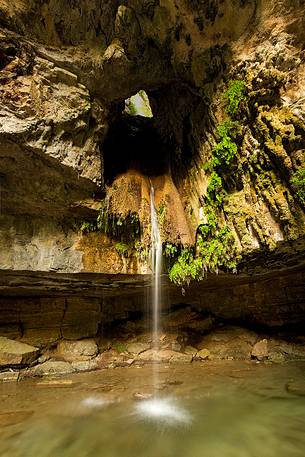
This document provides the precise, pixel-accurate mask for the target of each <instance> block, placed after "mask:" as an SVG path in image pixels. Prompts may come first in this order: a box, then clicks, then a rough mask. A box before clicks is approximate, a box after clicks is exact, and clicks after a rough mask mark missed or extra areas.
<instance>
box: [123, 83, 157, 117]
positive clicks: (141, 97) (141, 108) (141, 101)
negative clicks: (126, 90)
mask: <svg viewBox="0 0 305 457" xmlns="http://www.w3.org/2000/svg"><path fill="white" fill-rule="evenodd" d="M124 113H126V114H128V115H129V116H142V117H147V118H152V117H153V112H152V109H151V106H150V101H149V97H148V95H147V93H146V92H145V90H143V89H141V90H139V92H137V93H136V94H135V95H132V96H131V97H130V98H127V99H126V100H125V109H124Z"/></svg>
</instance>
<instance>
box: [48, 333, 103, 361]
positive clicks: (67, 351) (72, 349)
mask: <svg viewBox="0 0 305 457" xmlns="http://www.w3.org/2000/svg"><path fill="white" fill-rule="evenodd" d="M57 352H58V354H59V355H60V356H62V357H63V358H64V359H65V360H66V361H68V362H74V361H86V360H90V359H92V358H93V357H95V356H96V355H97V353H98V347H97V344H96V342H95V341H94V340H93V339H84V340H79V341H69V340H62V341H60V342H59V343H58V345H57Z"/></svg>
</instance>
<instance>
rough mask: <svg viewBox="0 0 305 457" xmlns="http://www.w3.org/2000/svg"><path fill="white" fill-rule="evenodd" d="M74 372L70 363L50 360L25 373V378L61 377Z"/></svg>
mask: <svg viewBox="0 0 305 457" xmlns="http://www.w3.org/2000/svg"><path fill="white" fill-rule="evenodd" d="M73 372H74V369H73V367H72V365H71V364H70V363H68V362H61V361H56V360H49V361H47V362H44V363H42V364H40V365H37V366H36V367H34V368H30V369H29V370H28V371H27V372H25V373H24V376H25V377H28V376H61V375H65V374H70V373H73Z"/></svg>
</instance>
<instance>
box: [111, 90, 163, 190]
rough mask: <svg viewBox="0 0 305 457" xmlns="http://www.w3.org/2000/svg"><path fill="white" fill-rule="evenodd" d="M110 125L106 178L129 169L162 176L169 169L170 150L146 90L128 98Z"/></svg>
mask: <svg viewBox="0 0 305 457" xmlns="http://www.w3.org/2000/svg"><path fill="white" fill-rule="evenodd" d="M118 111H119V114H118V115H117V116H116V117H115V120H114V121H113V122H112V124H111V125H110V127H109V131H108V134H107V137H106V139H105V141H104V143H103V157H104V182H105V184H106V185H112V183H113V181H114V180H115V178H116V177H117V176H119V175H121V174H123V173H126V172H127V171H128V170H136V171H138V172H139V173H141V174H143V175H145V176H148V177H150V176H160V175H163V174H164V173H166V172H167V171H168V163H169V152H168V149H167V146H166V145H165V143H164V141H163V140H162V137H161V135H160V134H159V132H158V129H157V127H156V123H155V118H154V117H153V111H152V108H151V102H150V99H149V97H148V95H147V93H146V92H145V91H144V90H140V91H139V92H138V93H137V94H135V95H133V96H131V97H130V98H128V99H126V100H125V108H124V110H122V111H120V110H118Z"/></svg>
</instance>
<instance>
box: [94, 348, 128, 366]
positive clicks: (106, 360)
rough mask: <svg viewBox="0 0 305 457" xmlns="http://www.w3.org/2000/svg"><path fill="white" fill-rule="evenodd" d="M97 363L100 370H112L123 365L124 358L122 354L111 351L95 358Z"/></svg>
mask: <svg viewBox="0 0 305 457" xmlns="http://www.w3.org/2000/svg"><path fill="white" fill-rule="evenodd" d="M95 361H96V362H97V365H98V367H99V368H112V367H116V366H119V364H121V363H123V362H124V356H123V355H122V354H118V352H117V351H115V350H113V349H110V350H109V351H105V352H103V353H102V354H99V355H98V356H97V357H96V358H95Z"/></svg>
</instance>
